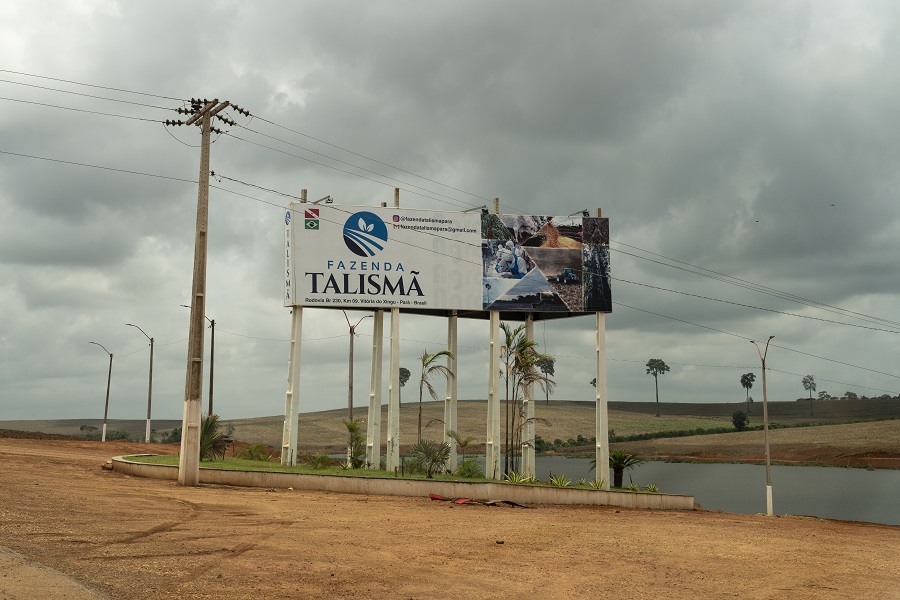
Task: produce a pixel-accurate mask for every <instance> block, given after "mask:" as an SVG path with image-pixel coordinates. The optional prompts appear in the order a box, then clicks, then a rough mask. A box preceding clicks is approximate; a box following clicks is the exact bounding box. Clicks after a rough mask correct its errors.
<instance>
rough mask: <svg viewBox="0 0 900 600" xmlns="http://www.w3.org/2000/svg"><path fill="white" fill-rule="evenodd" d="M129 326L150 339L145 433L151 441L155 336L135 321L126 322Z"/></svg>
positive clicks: (147, 439) (145, 436)
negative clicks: (150, 334)
mask: <svg viewBox="0 0 900 600" xmlns="http://www.w3.org/2000/svg"><path fill="white" fill-rule="evenodd" d="M125 325H127V326H128V327H135V328H137V329H138V330H139V331H140V332H141V333H143V334H144V337H146V338H147V339H148V340H150V380H149V383H148V384H147V431H146V433H145V434H144V442H149V441H150V404H151V402H152V400H153V338H152V337H150V336H149V335H147V332H146V331H144V330H143V329H141V328H140V327H138V326H137V325H135V324H133V323H125Z"/></svg>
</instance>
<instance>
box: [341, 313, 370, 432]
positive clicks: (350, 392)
mask: <svg viewBox="0 0 900 600" xmlns="http://www.w3.org/2000/svg"><path fill="white" fill-rule="evenodd" d="M341 312H342V313H344V318H345V319H346V320H347V326H348V327H349V328H350V383H349V386H348V388H349V389H348V391H347V420H348V421H352V420H353V338H354V337H355V336H356V328H357V326H358V325H359V324H360V323H362V322H363V319H368V318H369V317H371V316H372V315H366V316H364V317H361V318H360V319H359V321H357V322H356V325H350V318H349V317H347V311H345V310H341Z"/></svg>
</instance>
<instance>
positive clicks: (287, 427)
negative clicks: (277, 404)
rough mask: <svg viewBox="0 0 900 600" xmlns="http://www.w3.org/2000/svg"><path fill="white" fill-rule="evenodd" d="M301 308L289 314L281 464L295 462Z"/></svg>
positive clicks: (298, 415)
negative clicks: (289, 338)
mask: <svg viewBox="0 0 900 600" xmlns="http://www.w3.org/2000/svg"><path fill="white" fill-rule="evenodd" d="M302 331H303V308H302V307H300V306H295V307H293V309H292V314H291V349H290V356H289V358H288V389H287V393H286V394H285V398H284V430H283V431H282V435H281V464H282V465H284V466H293V465H295V464H297V428H298V419H299V417H300V414H299V413H300V346H301V341H300V340H301V334H302Z"/></svg>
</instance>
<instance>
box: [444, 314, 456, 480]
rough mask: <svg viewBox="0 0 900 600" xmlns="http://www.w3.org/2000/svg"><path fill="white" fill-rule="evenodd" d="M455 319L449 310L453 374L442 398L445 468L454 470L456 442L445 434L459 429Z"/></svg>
mask: <svg viewBox="0 0 900 600" xmlns="http://www.w3.org/2000/svg"><path fill="white" fill-rule="evenodd" d="M457 319H458V317H457V316H456V311H455V310H451V311H450V317H449V318H448V319H447V349H448V350H449V351H450V353H451V354H452V355H453V356H452V357H450V358H448V359H447V368H448V369H450V372H451V373H452V374H453V377H447V396H446V398H445V399H444V441H445V442H447V443H448V444H450V458H449V459H447V468H448V469H450V470H451V471H455V470H456V466H457V462H456V458H457V457H456V442H455V441H454V440H453V438H451V437H450V436H449V435H447V432H448V431H456V432H457V433H459V431H458V430H457V428H456V393H457V379H458V378H459V373H457V372H456V366H457V364H458V361H457V358H458V356H459V355H458V350H459V348H458V346H459V345H458V341H457V340H458V336H457V329H456V327H457Z"/></svg>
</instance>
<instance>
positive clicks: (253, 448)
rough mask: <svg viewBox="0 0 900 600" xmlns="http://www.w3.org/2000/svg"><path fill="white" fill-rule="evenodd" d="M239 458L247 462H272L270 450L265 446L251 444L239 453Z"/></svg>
mask: <svg viewBox="0 0 900 600" xmlns="http://www.w3.org/2000/svg"><path fill="white" fill-rule="evenodd" d="M237 457H238V458H243V459H245V460H259V461H268V460H272V455H271V454H269V449H268V448H266V446H265V445H264V444H251V445H249V446H247V447H246V448H244V449H243V450H241V451H240V452H238V455H237Z"/></svg>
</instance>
